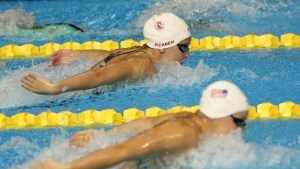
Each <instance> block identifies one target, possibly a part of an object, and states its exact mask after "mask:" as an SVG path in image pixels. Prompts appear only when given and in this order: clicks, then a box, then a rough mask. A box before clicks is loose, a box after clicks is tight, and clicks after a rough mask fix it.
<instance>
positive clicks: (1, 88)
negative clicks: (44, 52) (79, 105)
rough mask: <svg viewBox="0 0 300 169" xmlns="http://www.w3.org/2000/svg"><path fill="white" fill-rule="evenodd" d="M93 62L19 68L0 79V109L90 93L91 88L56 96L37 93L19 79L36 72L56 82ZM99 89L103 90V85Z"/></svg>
mask: <svg viewBox="0 0 300 169" xmlns="http://www.w3.org/2000/svg"><path fill="white" fill-rule="evenodd" d="M94 63H95V62H93V61H89V60H85V61H82V60H78V61H76V62H74V63H73V64H71V65H68V66H60V67H52V66H49V63H42V64H39V65H32V67H30V68H20V69H19V70H16V71H14V72H12V73H11V74H7V75H6V76H5V77H3V78H2V79H0V93H1V96H0V100H1V102H0V109H3V108H9V107H17V106H23V105H31V104H37V103H45V102H49V101H54V100H57V99H59V98H71V97H74V96H77V95H82V94H87V93H91V92H92V90H85V91H75V92H68V93H63V94H60V95H56V96H50V95H38V94H35V93H32V92H29V91H27V90H25V89H24V88H22V87H21V82H20V79H21V78H22V77H23V76H25V75H27V74H36V75H38V76H41V77H44V78H46V79H48V80H50V81H52V82H56V81H59V80H62V79H65V78H67V77H70V76H73V75H75V74H78V73H80V72H83V71H85V70H87V69H89V68H90V67H91V66H92V65H93V64H94ZM99 90H102V91H105V90H106V88H105V87H100V88H99Z"/></svg>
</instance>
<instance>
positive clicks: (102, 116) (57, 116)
mask: <svg viewBox="0 0 300 169" xmlns="http://www.w3.org/2000/svg"><path fill="white" fill-rule="evenodd" d="M198 109H199V106H198V105H196V106H192V107H186V106H175V107H172V108H170V109H167V110H164V109H161V108H159V107H150V108H148V109H146V110H145V111H143V110H139V109H137V108H129V109H126V110H124V111H123V112H122V113H120V112H117V111H116V110H115V109H105V110H101V111H99V110H85V111H83V112H80V113H78V114H76V113H73V112H70V111H67V110H66V111H62V112H59V113H55V112H51V111H45V112H41V113H40V114H38V115H34V114H31V113H29V112H20V113H17V114H15V115H13V116H11V117H7V116H6V115H5V114H4V113H0V129H23V128H45V127H58V126H61V127H74V126H91V125H118V124H121V123H125V122H129V121H132V120H135V119H138V118H144V117H155V116H160V115H164V114H168V113H178V112H181V111H186V112H190V113H195V112H196V111H197V110H198ZM266 119H300V105H299V104H296V103H293V102H291V101H287V102H283V103H280V104H279V106H277V105H273V104H272V103H270V102H264V103H261V104H259V105H257V106H256V107H254V106H250V109H249V114H248V120H266Z"/></svg>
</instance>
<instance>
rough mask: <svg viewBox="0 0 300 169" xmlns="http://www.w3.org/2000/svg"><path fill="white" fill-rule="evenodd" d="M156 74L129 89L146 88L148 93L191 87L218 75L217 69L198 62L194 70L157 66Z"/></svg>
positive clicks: (176, 66) (176, 65) (185, 67)
mask: <svg viewBox="0 0 300 169" xmlns="http://www.w3.org/2000/svg"><path fill="white" fill-rule="evenodd" d="M156 69H157V73H156V74H154V75H153V76H152V77H150V78H149V79H146V80H145V81H143V82H140V83H136V84H133V85H132V84H131V85H130V86H127V88H130V87H148V88H149V89H150V91H157V90H159V89H162V88H166V87H170V86H172V87H174V88H178V87H180V86H192V85H194V84H201V83H202V82H204V81H207V80H210V79H211V78H213V77H214V76H215V75H217V74H218V73H219V68H217V69H213V68H210V67H209V66H208V65H206V64H205V63H204V62H203V60H200V61H199V63H198V65H197V66H196V67H195V68H191V67H189V66H183V65H181V64H179V63H175V64H174V65H166V64H163V63H161V64H157V65H156Z"/></svg>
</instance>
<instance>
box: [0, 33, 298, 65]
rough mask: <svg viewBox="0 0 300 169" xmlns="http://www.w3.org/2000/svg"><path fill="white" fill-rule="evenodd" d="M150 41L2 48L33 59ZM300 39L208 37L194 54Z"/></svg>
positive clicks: (7, 55) (8, 54)
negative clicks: (61, 52)
mask: <svg viewBox="0 0 300 169" xmlns="http://www.w3.org/2000/svg"><path fill="white" fill-rule="evenodd" d="M145 43H147V41H146V40H142V41H140V42H137V41H134V40H132V39H127V40H124V41H121V42H120V44H119V43H118V42H115V41H112V40H106V41H104V42H97V41H87V42H85V43H82V44H80V43H78V42H66V43H63V44H58V43H54V42H49V43H46V44H44V45H42V46H34V45H33V44H24V45H21V46H18V45H14V44H10V45H6V46H3V47H1V48H0V59H29V58H43V57H49V55H51V54H52V53H53V52H55V51H56V50H59V49H72V50H91V49H103V50H108V51H111V50H114V49H118V48H119V46H120V47H121V48H128V47H132V46H138V45H144V44H145ZM299 47H300V36H299V35H295V34H293V33H286V34H283V35H281V36H280V39H279V37H277V36H274V35H272V34H264V35H261V36H257V35H254V34H248V35H246V36H243V37H239V36H234V35H228V36H225V37H223V38H220V37H216V36H207V37H205V38H201V39H197V38H192V41H191V44H190V49H191V51H199V50H245V49H264V48H299Z"/></svg>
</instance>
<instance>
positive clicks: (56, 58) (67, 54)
mask: <svg viewBox="0 0 300 169" xmlns="http://www.w3.org/2000/svg"><path fill="white" fill-rule="evenodd" d="M76 58H77V57H75V51H72V50H66V49H61V50H58V51H56V52H55V53H53V54H52V55H51V58H50V61H51V63H52V65H53V66H62V65H68V64H70V63H72V62H73V61H74V60H75V59H76Z"/></svg>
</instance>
